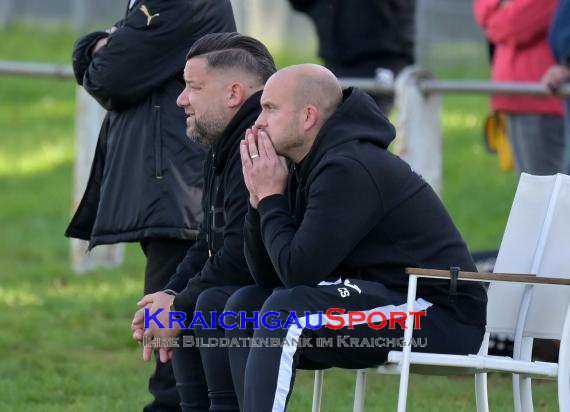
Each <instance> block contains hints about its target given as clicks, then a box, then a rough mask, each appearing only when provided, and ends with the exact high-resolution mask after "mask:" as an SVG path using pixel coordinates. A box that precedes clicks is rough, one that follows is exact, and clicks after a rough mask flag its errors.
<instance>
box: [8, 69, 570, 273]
mask: <svg viewBox="0 0 570 412" xmlns="http://www.w3.org/2000/svg"><path fill="white" fill-rule="evenodd" d="M3 74H5V75H18V76H29V77H30V76H31V77H52V78H59V79H73V70H72V69H71V67H70V66H68V65H57V64H44V63H22V62H7V61H0V75H3ZM340 81H341V84H342V85H343V86H344V87H346V86H356V87H359V88H361V89H362V90H365V91H367V92H371V93H378V94H396V97H397V98H396V107H397V109H398V118H397V127H398V139H397V144H396V148H395V150H396V151H397V153H398V154H399V155H400V156H401V157H402V158H403V159H404V160H406V161H407V162H408V163H409V164H410V165H411V166H412V167H413V168H414V170H416V171H417V172H418V173H419V174H421V175H422V176H423V177H424V179H425V180H426V181H427V182H429V183H430V184H431V186H432V187H433V188H434V190H435V191H436V192H438V193H441V188H442V174H443V172H442V169H443V166H442V164H443V161H442V134H443V131H442V125H441V112H442V110H441V108H442V105H441V95H442V94H450V93H465V94H512V95H535V96H548V95H551V92H550V91H549V90H548V89H547V88H546V87H545V86H544V85H543V84H541V83H538V82H537V83H498V82H490V81H472V80H435V79H433V78H432V77H431V75H430V74H429V72H427V71H426V70H424V69H422V68H420V67H408V68H406V69H405V70H404V71H403V72H402V73H400V75H399V76H398V78H397V79H396V80H395V81H390V82H382V81H377V80H375V79H357V78H342V79H340ZM557 94H558V95H561V96H570V85H565V86H564V87H562V88H560V89H559V90H557ZM103 116H104V110H103V109H102V108H101V107H100V106H99V104H98V103H97V102H96V101H95V100H94V99H93V98H91V97H90V96H89V95H88V94H87V93H86V92H85V91H84V90H83V89H82V88H81V87H78V93H77V104H76V138H77V144H76V148H77V149H76V151H77V152H76V165H75V188H74V199H75V201H76V202H78V201H79V199H80V197H81V194H82V193H83V190H84V189H83V188H84V187H85V185H86V183H87V177H88V174H89V167H90V161H89V160H90V159H91V158H92V157H93V152H94V149H95V143H96V141H97V136H98V132H99V128H100V125H101V122H102V119H103ZM105 248H109V246H104V247H100V248H97V249H98V250H97V249H96V250H95V251H94V255H95V256H92V257H85V254H84V252H83V251H84V250H85V246H84V245H83V244H81V243H75V244H72V256H73V266H74V268H75V269H76V271H85V270H89V269H91V268H92V267H95V266H105V265H107V266H109V265H114V264H119V263H120V262H121V260H122V251H121V250H119V249H113V248H114V247H113V246H111V247H110V248H109V249H107V250H105ZM97 254H98V256H97Z"/></svg>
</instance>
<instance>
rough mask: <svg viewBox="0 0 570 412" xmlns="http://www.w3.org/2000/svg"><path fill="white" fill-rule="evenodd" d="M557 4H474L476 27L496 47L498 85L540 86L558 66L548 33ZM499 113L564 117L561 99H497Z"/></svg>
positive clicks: (487, 0)
mask: <svg viewBox="0 0 570 412" xmlns="http://www.w3.org/2000/svg"><path fill="white" fill-rule="evenodd" d="M556 5H557V0H511V1H508V2H504V1H503V2H501V1H500V0H475V3H474V12H475V19H476V20H477V23H478V24H479V25H480V26H481V27H482V28H483V30H484V31H485V34H486V35H487V38H488V39H489V40H490V41H491V42H493V43H495V55H494V58H493V69H492V76H493V80H494V81H498V82H539V81H541V79H542V76H543V74H544V73H545V72H546V70H547V69H548V68H549V67H550V66H552V65H554V64H556V62H555V60H554V56H553V54H552V51H551V50H550V47H549V45H548V29H549V26H550V23H551V21H552V18H553V16H554V11H555V9H556ZM491 106H492V107H493V109H494V110H496V111H504V112H512V113H542V114H555V115H560V116H563V115H564V109H563V105H562V100H561V99H560V98H559V97H541V96H520V95H519V96H517V95H495V96H493V97H492V98H491Z"/></svg>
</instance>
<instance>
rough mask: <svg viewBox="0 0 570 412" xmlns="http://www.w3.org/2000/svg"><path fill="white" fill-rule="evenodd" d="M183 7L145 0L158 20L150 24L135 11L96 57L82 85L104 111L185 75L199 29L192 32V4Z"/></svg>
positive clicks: (133, 100) (117, 108)
mask: <svg viewBox="0 0 570 412" xmlns="http://www.w3.org/2000/svg"><path fill="white" fill-rule="evenodd" d="M181 4H182V2H174V1H158V0H147V1H146V2H145V6H146V10H148V13H149V14H150V15H151V16H154V17H152V19H151V20H150V23H149V20H148V17H147V16H146V15H145V13H144V12H143V11H142V10H141V9H140V8H133V9H132V10H131V11H130V12H129V14H128V15H127V16H126V18H125V19H124V21H123V24H122V25H121V26H120V27H118V28H117V29H116V30H115V31H114V32H113V33H111V34H110V35H109V39H108V42H107V45H106V46H104V47H102V48H100V49H99V50H98V51H97V52H96V53H94V55H93V57H92V59H91V61H90V63H89V66H88V67H87V69H86V70H85V73H84V77H83V81H82V84H83V87H84V88H85V90H86V91H87V92H88V93H89V94H91V95H92V96H93V97H94V98H95V99H96V100H97V101H98V102H99V103H100V104H101V105H102V106H103V107H104V108H105V109H107V110H123V109H125V108H128V107H129V106H130V105H132V104H134V103H136V102H138V101H139V100H141V99H142V98H144V97H145V96H147V95H148V94H149V93H150V92H151V91H153V90H154V89H156V88H158V87H160V86H161V85H162V84H163V83H164V82H165V81H167V80H168V79H170V78H172V77H174V76H176V75H178V74H179V73H181V72H182V70H183V67H184V63H185V55H186V53H187V52H188V49H189V45H190V44H192V43H191V42H192V41H193V40H194V39H192V34H194V35H196V33H197V32H198V28H192V30H195V32H190V31H189V28H188V27H189V24H188V19H189V18H190V15H189V8H190V7H191V6H190V5H189V4H190V3H188V5H185V6H181ZM190 13H191V10H190ZM196 24H197V23H196Z"/></svg>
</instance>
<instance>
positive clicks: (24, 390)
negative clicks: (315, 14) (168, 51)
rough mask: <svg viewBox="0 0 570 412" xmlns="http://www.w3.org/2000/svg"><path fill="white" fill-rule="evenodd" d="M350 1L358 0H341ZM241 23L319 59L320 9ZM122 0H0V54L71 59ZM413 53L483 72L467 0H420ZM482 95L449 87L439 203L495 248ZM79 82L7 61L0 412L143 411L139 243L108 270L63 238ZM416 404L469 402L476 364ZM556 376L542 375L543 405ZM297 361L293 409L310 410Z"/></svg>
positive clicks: (505, 203) (244, 15) (260, 1)
mask: <svg viewBox="0 0 570 412" xmlns="http://www.w3.org/2000/svg"><path fill="white" fill-rule="evenodd" d="M347 1H349V0H347ZM232 4H233V6H234V13H235V16H236V20H237V24H238V29H239V30H240V31H241V32H243V33H246V34H249V35H252V36H255V37H257V38H259V39H260V40H262V41H263V42H264V43H265V44H267V45H268V47H269V49H270V50H271V52H272V53H273V54H274V56H275V57H276V61H277V63H278V65H279V66H281V67H282V66H286V65H289V64H294V63H301V62H309V61H310V62H319V59H318V57H317V56H316V50H317V39H316V35H315V31H314V28H313V25H312V24H311V22H310V21H309V20H308V19H307V18H306V17H305V16H304V15H301V14H299V13H295V12H293V11H292V10H291V9H290V7H289V4H288V2H287V1H285V0H232ZM125 6H126V2H125V1H118V0H98V1H86V0H17V1H16V0H0V60H2V61H22V62H24V61H26V62H42V63H58V64H70V55H71V50H72V46H73V43H74V41H75V39H76V38H77V37H78V36H79V35H80V34H82V33H86V32H87V31H89V30H92V29H94V28H106V27H110V26H111V25H112V24H113V23H114V22H115V21H116V20H118V18H119V17H120V16H121V15H122V14H123V12H124V10H125ZM416 22H417V33H416V39H417V41H416V60H417V63H418V64H419V65H421V66H423V67H426V68H428V69H429V70H431V71H432V72H433V73H434V74H435V76H436V77H437V78H439V79H466V80H467V79H469V80H475V79H482V80H483V79H488V78H489V70H490V68H489V60H488V51H487V44H486V43H485V40H484V37H483V35H482V33H481V31H480V30H479V29H478V28H477V27H476V25H475V22H474V19H473V15H472V3H471V1H469V0H418V1H417V15H416ZM489 111H490V109H489V104H488V97H487V96H480V95H479V96H475V95H469V94H463V95H450V96H444V97H443V111H442V116H443V117H442V124H443V141H444V145H443V162H444V169H443V173H444V174H443V193H442V197H443V200H444V203H445V205H446V206H447V208H448V209H449V211H450V213H451V215H452V217H453V218H454V220H455V222H456V223H457V225H458V227H459V229H460V231H461V232H462V234H463V236H464V237H465V239H466V241H467V243H468V246H469V248H470V249H471V250H472V251H482V250H496V249H498V247H499V244H500V240H501V235H502V233H503V230H504V226H505V223H506V219H507V216H508V212H509V209H510V205H511V202H512V198H513V195H514V191H515V186H516V181H517V177H516V176H515V174H514V173H513V172H504V171H502V170H501V169H500V167H499V163H498V160H497V158H496V157H495V156H493V155H491V154H489V153H488V152H487V151H486V149H485V144H484V140H483V121H484V118H485V116H486V115H487V114H488V113H489ZM75 113H76V86H75V84H74V82H73V81H71V80H64V79H52V78H35V77H19V76H14V75H0V325H2V328H3V331H2V333H1V334H0V411H15V410H18V411H42V412H45V411H101V410H104V411H136V410H140V409H141V408H142V405H144V404H145V403H146V402H147V401H148V400H149V397H150V395H149V394H148V392H147V390H146V382H147V378H148V376H149V374H150V371H151V369H152V367H151V365H149V364H144V363H143V361H142V353H141V350H140V348H139V347H138V346H137V345H136V344H135V343H134V342H133V341H132V339H131V336H130V320H131V317H132V314H133V312H134V310H135V304H136V302H137V300H138V299H139V298H140V297H141V296H142V279H143V265H144V262H143V255H142V253H141V251H140V249H139V246H138V244H131V245H128V246H127V248H126V254H125V261H124V263H123V264H122V265H121V266H120V267H118V268H115V269H112V270H97V271H93V272H89V273H87V274H84V275H81V276H79V275H77V274H75V273H74V272H73V271H72V270H71V267H70V256H69V254H70V253H69V241H68V240H67V239H66V238H64V237H63V232H64V230H65V228H66V226H67V223H68V220H69V217H70V213H71V211H72V210H71V209H72V204H73V201H72V190H73V189H72V188H73V164H74V157H75ZM411 382H412V383H411V393H413V394H414V395H413V397H414V401H413V402H411V405H410V409H409V410H412V411H425V410H428V411H430V410H441V411H454V412H458V411H471V410H473V409H474V393H473V388H472V386H473V384H472V379H470V378H465V379H463V378H447V377H446V378H432V377H430V379H429V380H427V379H424V378H422V377H417V376H414V377H413V379H412V381H411ZM353 383H354V374H353V372H350V371H341V370H336V371H332V372H330V373H327V374H325V391H324V398H323V408H322V409H323V410H324V411H344V410H351V405H352V391H353ZM397 385H398V380H397V378H394V377H388V376H374V375H371V376H370V377H369V379H368V386H369V387H368V392H367V407H368V410H383V409H384V408H381V406H380V405H382V406H384V407H385V409H386V410H393V409H395V405H396V395H397ZM510 385H511V380H510V377H508V376H493V377H492V378H491V384H490V388H491V390H490V394H489V395H490V407H491V409H492V410H501V411H503V410H512V397H511V391H510ZM555 391H556V387H555V384H550V383H541V382H539V383H537V384H535V405H536V407H537V410H540V411H547V410H548V411H550V410H551V411H554V410H557V406H556V402H555V399H556V398H555V395H554V394H555ZM311 396H312V373H309V372H305V371H301V372H300V373H299V376H298V379H297V384H296V386H295V389H294V393H293V396H292V399H291V403H290V408H289V409H290V410H291V411H298V410H308V409H309V408H310V402H311Z"/></svg>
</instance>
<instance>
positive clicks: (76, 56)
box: [71, 31, 109, 86]
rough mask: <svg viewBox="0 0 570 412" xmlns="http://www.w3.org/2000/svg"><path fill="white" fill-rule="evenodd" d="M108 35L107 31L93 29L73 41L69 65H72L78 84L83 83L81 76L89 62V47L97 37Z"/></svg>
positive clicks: (90, 47) (83, 74)
mask: <svg viewBox="0 0 570 412" xmlns="http://www.w3.org/2000/svg"><path fill="white" fill-rule="evenodd" d="M108 36H109V33H107V32H106V31H95V32H93V33H89V34H86V35H85V36H83V37H80V38H79V39H78V40H77V41H76V42H75V45H74V46H73V53H72V55H71V65H72V67H73V75H74V76H75V80H76V81H77V84H78V85H80V86H81V85H83V76H85V72H86V71H87V69H88V68H89V65H90V64H91V60H92V56H91V49H92V48H93V46H95V43H97V41H99V39H101V38H103V37H108Z"/></svg>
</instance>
